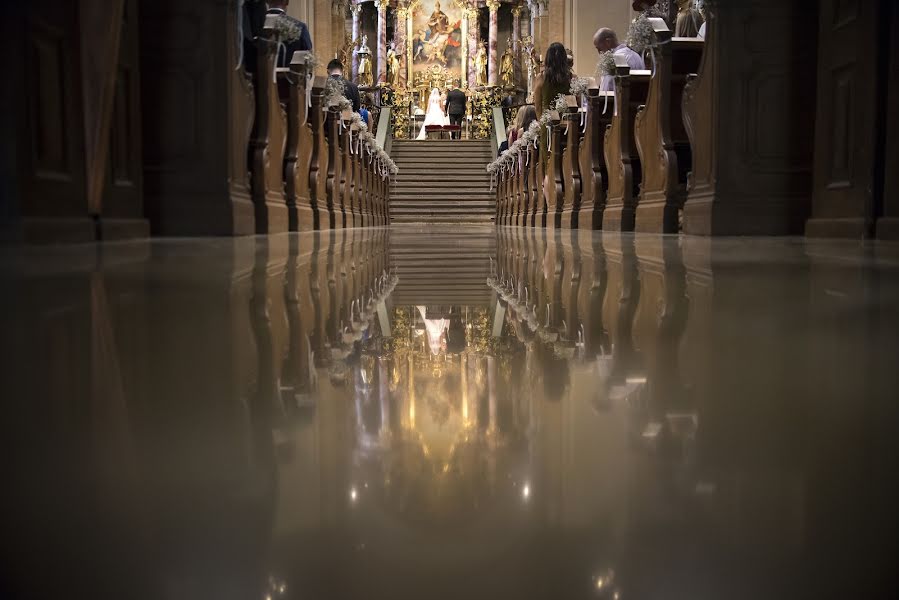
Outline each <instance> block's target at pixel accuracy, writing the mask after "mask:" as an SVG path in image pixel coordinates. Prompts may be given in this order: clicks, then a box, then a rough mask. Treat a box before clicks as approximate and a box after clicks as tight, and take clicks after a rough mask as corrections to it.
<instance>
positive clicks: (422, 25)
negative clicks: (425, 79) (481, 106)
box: [411, 0, 462, 79]
mask: <svg viewBox="0 0 899 600" xmlns="http://www.w3.org/2000/svg"><path fill="white" fill-rule="evenodd" d="M413 7H414V8H413V11H412V16H411V19H412V72H413V74H414V75H416V76H417V77H416V79H418V78H419V77H421V76H423V75H424V73H425V72H426V71H429V70H430V69H432V68H433V67H434V66H435V65H436V66H439V67H442V68H444V69H446V70H447V71H448V72H449V74H450V76H451V77H454V78H458V77H460V75H461V73H462V29H461V27H462V10H461V9H460V8H459V6H458V5H457V4H456V2H455V1H454V0H420V2H418V3H417V4H413Z"/></svg>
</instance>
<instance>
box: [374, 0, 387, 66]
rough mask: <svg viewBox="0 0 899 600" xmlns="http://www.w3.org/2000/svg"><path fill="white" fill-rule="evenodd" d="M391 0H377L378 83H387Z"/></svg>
mask: <svg viewBox="0 0 899 600" xmlns="http://www.w3.org/2000/svg"><path fill="white" fill-rule="evenodd" d="M388 4H389V0H375V6H377V7H378V78H377V79H376V80H375V81H376V83H380V82H382V81H387V5H388Z"/></svg>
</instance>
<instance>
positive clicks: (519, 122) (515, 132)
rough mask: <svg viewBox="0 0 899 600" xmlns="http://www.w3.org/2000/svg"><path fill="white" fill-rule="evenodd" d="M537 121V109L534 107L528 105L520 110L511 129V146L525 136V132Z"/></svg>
mask: <svg viewBox="0 0 899 600" xmlns="http://www.w3.org/2000/svg"><path fill="white" fill-rule="evenodd" d="M536 120H537V109H535V108H534V107H533V105H531V104H528V105H527V106H522V107H521V108H519V109H518V113H517V114H516V115H515V121H514V122H513V123H512V126H511V127H510V128H509V135H508V140H509V145H510V146H511V145H512V144H514V143H515V142H516V141H518V139H519V138H520V137H521V136H522V135H524V132H525V131H527V130H528V128H529V127H530V126H531V123H533V122H534V121H536Z"/></svg>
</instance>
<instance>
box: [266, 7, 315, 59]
mask: <svg viewBox="0 0 899 600" xmlns="http://www.w3.org/2000/svg"><path fill="white" fill-rule="evenodd" d="M268 4H269V6H270V7H271V8H269V9H268V12H267V13H266V14H268V15H279V16H282V17H284V18H285V19H287V20H289V21H290V22H292V23H293V24H294V25H296V27H297V34H296V36H295V37H292V38H291V39H286V40H284V47H281V48H278V66H279V67H286V66H288V65H290V60H291V59H292V58H293V53H294V52H297V51H301V50H306V51H310V50H312V37H311V36H310V35H309V28H308V27H306V24H305V23H303V22H302V21H300V20H299V19H294V18H293V17H291V16H290V15H288V14H287V5H288V4H290V0H270V1H269V3H268Z"/></svg>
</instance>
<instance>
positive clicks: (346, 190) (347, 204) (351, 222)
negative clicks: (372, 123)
mask: <svg viewBox="0 0 899 600" xmlns="http://www.w3.org/2000/svg"><path fill="white" fill-rule="evenodd" d="M340 118H341V120H342V121H343V130H342V132H341V144H340V148H341V150H340V152H341V158H342V159H343V181H342V182H341V189H340V192H341V194H340V195H341V197H342V198H343V211H344V215H345V222H346V226H347V227H359V226H360V225H361V223H360V222H359V209H358V207H356V206H355V203H354V198H353V187H354V185H355V182H354V179H353V178H354V177H355V169H354V167H355V165H354V164H353V155H352V154H351V153H350V138H351V136H350V132H351V131H352V129H351V123H352V121H351V119H352V118H353V111H352V110H345V111H343V113H342V114H341V115H340Z"/></svg>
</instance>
